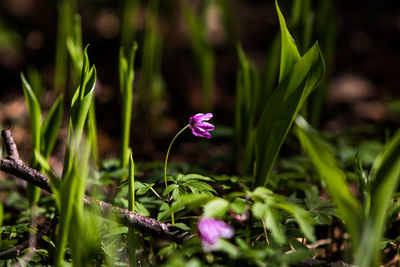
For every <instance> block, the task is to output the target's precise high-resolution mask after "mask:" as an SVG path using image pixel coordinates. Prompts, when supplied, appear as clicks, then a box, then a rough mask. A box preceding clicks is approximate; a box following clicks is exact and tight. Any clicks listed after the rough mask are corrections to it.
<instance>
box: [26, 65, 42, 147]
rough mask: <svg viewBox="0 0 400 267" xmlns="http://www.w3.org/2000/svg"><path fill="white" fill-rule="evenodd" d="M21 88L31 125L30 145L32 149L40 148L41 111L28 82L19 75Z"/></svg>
mask: <svg viewBox="0 0 400 267" xmlns="http://www.w3.org/2000/svg"><path fill="white" fill-rule="evenodd" d="M21 81H22V88H23V90H24V96H25V100H26V104H27V106H28V113H29V122H30V125H31V134H32V144H33V147H34V148H37V149H39V148H40V128H41V125H42V111H41V110H40V105H39V101H38V100H37V98H36V96H35V94H34V93H33V90H32V88H31V86H30V85H29V83H28V81H27V80H26V79H25V77H24V75H23V74H22V73H21Z"/></svg>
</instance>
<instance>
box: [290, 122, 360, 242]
mask: <svg viewBox="0 0 400 267" xmlns="http://www.w3.org/2000/svg"><path fill="white" fill-rule="evenodd" d="M296 126H297V127H296V134H297V136H298V138H299V139H300V142H301V144H302V146H303V148H304V149H305V150H306V152H307V154H308V156H309V157H310V159H311V161H312V163H313V164H314V166H315V168H316V169H317V172H318V173H319V175H320V176H321V178H322V180H323V182H324V184H325V187H326V188H327V190H328V192H329V195H330V196H331V197H332V199H333V201H334V203H335V204H336V205H337V207H338V209H339V212H340V214H341V217H342V218H343V219H344V221H345V224H346V227H347V229H348V230H349V232H350V234H351V236H352V241H353V245H354V246H355V247H356V246H357V244H358V242H359V240H360V236H361V232H362V225H363V223H364V213H363V209H362V207H361V204H360V203H359V202H358V201H357V199H356V198H355V197H354V196H353V195H352V194H351V192H350V190H349V187H348V185H347V183H346V180H345V174H344V172H343V171H342V170H341V169H340V168H339V164H338V162H337V161H336V159H335V158H334V157H333V155H332V151H331V149H330V147H329V146H328V145H327V144H326V143H325V142H324V140H323V139H322V137H321V136H320V135H319V134H318V133H317V132H316V131H315V130H314V129H313V128H312V127H311V126H310V125H309V124H308V123H307V122H306V121H305V120H304V119H303V118H302V117H300V116H299V117H298V118H297V119H296Z"/></svg>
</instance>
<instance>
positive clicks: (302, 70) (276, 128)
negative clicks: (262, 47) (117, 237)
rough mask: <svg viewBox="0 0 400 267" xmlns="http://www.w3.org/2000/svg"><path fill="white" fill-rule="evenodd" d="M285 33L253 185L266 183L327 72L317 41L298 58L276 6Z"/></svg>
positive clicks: (264, 117)
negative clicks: (276, 84)
mask: <svg viewBox="0 0 400 267" xmlns="http://www.w3.org/2000/svg"><path fill="white" fill-rule="evenodd" d="M277 11H278V14H279V17H280V24H281V32H282V42H281V43H282V47H281V67H280V75H279V80H280V82H279V85H278V88H276V89H275V91H274V92H273V93H272V95H271V97H270V98H269V99H268V102H267V104H266V106H265V108H264V110H263V112H262V115H261V118H260V121H259V123H258V126H257V133H256V140H255V145H256V146H255V147H256V149H255V152H256V171H255V176H254V185H266V184H267V183H268V178H269V176H270V173H271V169H272V167H273V164H274V163H275V160H276V157H277V155H278V152H279V150H280V148H281V146H282V144H283V141H284V140H285V137H286V135H287V134H288V132H289V129H290V126H291V125H292V123H293V121H294V118H295V116H296V115H297V114H298V112H299V111H300V108H301V106H302V105H303V103H304V101H305V99H306V98H307V97H308V95H309V94H310V93H311V92H312V90H313V89H314V88H315V87H316V86H317V84H318V83H319V82H320V80H321V79H322V77H323V75H324V62H323V59H322V55H321V52H320V50H319V47H318V44H314V45H313V46H312V47H311V48H310V49H309V50H308V52H307V53H306V54H305V55H304V56H302V57H301V58H299V53H298V51H297V48H296V46H295V44H294V42H293V39H291V36H290V33H289V32H288V31H287V29H286V26H285V22H284V19H283V17H282V14H281V13H280V11H279V8H278V6H277Z"/></svg>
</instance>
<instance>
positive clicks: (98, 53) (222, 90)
mask: <svg viewBox="0 0 400 267" xmlns="http://www.w3.org/2000/svg"><path fill="white" fill-rule="evenodd" d="M180 2H181V1H178V0H170V1H163V0H161V1H160V3H159V8H158V15H157V30H158V33H159V34H160V35H161V36H162V53H161V54H162V59H161V65H160V74H161V77H162V83H163V88H164V91H163V93H162V94H161V97H160V98H158V99H157V102H156V103H155V106H151V105H150V106H149V108H148V109H150V111H151V110H153V109H157V114H156V116H155V117H156V118H155V119H149V116H150V115H145V114H142V113H141V111H140V110H138V109H136V108H135V107H136V106H135V105H134V107H133V110H134V111H133V112H134V119H133V124H132V138H131V142H132V147H133V150H134V151H135V154H136V155H137V157H139V158H140V159H143V160H144V159H162V158H163V156H164V153H165V151H166V148H167V145H168V142H169V141H170V140H171V138H172V137H173V135H174V134H175V133H176V132H177V131H178V130H179V129H180V128H181V127H183V126H184V125H185V124H186V123H187V120H188V118H189V117H190V116H192V115H193V114H195V113H198V112H208V111H209V110H203V109H202V104H201V79H200V74H199V70H198V68H197V67H196V62H195V59H194V57H193V53H192V50H191V47H190V40H189V34H188V27H187V24H186V22H185V19H184V16H183V14H182V9H181V3H180ZM205 2H206V1H188V3H189V4H190V5H191V7H192V8H193V9H194V10H195V11H196V12H198V13H200V12H208V13H207V14H206V15H205V18H206V19H207V22H206V25H207V34H208V35H207V36H208V41H209V43H210V45H211V46H212V48H213V51H214V55H215V67H214V77H215V79H214V95H213V107H214V108H213V110H212V111H213V113H214V114H215V117H214V119H213V122H214V123H215V124H216V125H217V126H221V129H226V132H225V133H224V132H223V131H221V132H220V133H219V134H218V133H217V136H219V135H220V136H222V137H221V139H218V138H217V139H215V140H213V141H212V142H214V143H215V144H219V145H220V146H219V148H218V149H219V150H226V149H229V148H226V147H224V144H229V141H228V142H227V141H226V140H227V139H224V138H223V137H224V136H229V128H230V127H232V125H233V120H234V118H233V113H234V112H233V110H234V101H235V86H236V85H235V84H236V77H237V71H238V68H239V65H238V59H237V51H236V44H237V43H238V42H240V43H241V44H242V47H243V50H244V51H245V53H246V55H247V56H248V57H249V58H250V59H251V61H252V62H254V64H255V65H256V66H257V67H258V68H259V69H260V70H261V69H262V68H263V64H264V61H265V58H266V53H267V50H268V48H269V46H270V44H271V42H272V40H273V39H274V37H275V36H276V34H277V33H278V30H279V24H278V19H277V14H276V11H275V3H274V1H255V0H250V1H249V0H246V1H244V0H231V1H227V2H228V3H229V7H230V9H229V12H230V15H229V21H230V24H229V25H230V28H227V27H225V26H224V25H223V23H222V22H221V17H220V13H219V11H218V8H216V9H211V8H209V10H208V11H204V10H202V7H203V6H204V5H205ZM316 2H318V1H311V3H316ZM279 4H280V6H281V9H282V12H283V14H284V15H285V17H286V20H287V21H289V20H290V19H289V18H290V14H291V5H292V1H279ZM332 4H333V10H334V16H332V20H334V24H335V28H336V34H335V38H334V51H333V56H332V58H331V60H330V62H328V64H330V66H331V69H330V76H329V80H328V82H327V88H328V91H327V97H326V105H324V106H323V109H322V111H321V123H320V128H321V129H323V130H327V131H330V132H333V133H335V132H337V131H340V129H343V128H346V127H348V126H351V125H354V124H357V123H359V122H373V123H377V124H383V125H387V124H390V125H394V127H396V125H397V123H398V122H399V119H398V117H397V115H398V112H397V110H399V106H400V105H399V104H398V103H400V102H398V101H396V99H397V98H398V97H399V96H400V92H399V90H398V84H399V81H400V68H399V67H398V62H399V60H400V50H399V47H400V2H399V1H395V0H393V1H385V2H382V3H379V4H378V3H377V2H376V1H332ZM58 5H59V2H58V1H54V0H53V1H45V0H0V80H1V85H0V86H1V87H0V124H1V126H2V127H11V128H12V129H14V137H15V139H16V141H17V144H18V143H20V144H21V143H23V144H29V138H30V137H29V131H27V130H26V127H27V126H28V125H29V123H28V120H27V111H26V104H25V102H24V98H23V92H22V88H21V82H20V76H19V73H20V72H21V71H22V72H24V73H25V72H27V71H28V70H29V69H30V68H35V69H36V70H37V71H38V72H39V73H40V75H41V77H42V79H43V84H44V87H45V89H46V92H47V93H46V94H45V95H44V98H43V101H42V102H43V103H42V104H43V106H44V110H46V107H47V108H48V107H49V106H50V105H51V103H52V101H53V100H54V98H55V95H56V93H55V90H54V83H53V77H54V64H55V52H56V40H57V19H58V8H57V7H58ZM147 6H148V1H140V4H139V7H138V12H137V18H136V20H135V22H134V23H135V29H136V33H135V37H134V39H135V40H137V41H138V44H139V50H138V55H137V58H136V62H135V70H136V72H135V88H136V87H137V85H138V80H140V76H141V67H142V65H143V62H142V57H141V55H142V54H143V49H142V48H143V40H144V38H145V30H146V18H147V16H148V12H147V10H148V9H147ZM77 11H78V13H79V14H80V15H81V19H82V36H83V44H84V45H86V44H90V46H89V48H88V54H89V59H90V61H91V62H92V63H94V64H95V65H96V68H97V71H98V78H97V81H98V82H97V85H96V114H97V119H98V128H99V133H98V134H99V145H100V153H101V155H102V157H111V156H115V155H117V153H118V151H119V136H120V119H119V118H120V106H119V103H120V95H119V81H118V53H119V48H120V44H121V27H122V26H121V25H122V16H123V15H122V14H123V11H124V1H111V0H86V1H77ZM288 26H289V29H290V23H289V25H288ZM294 37H295V39H296V36H294ZM314 41H315V40H314V39H312V40H311V42H312V43H313V42H314ZM66 88H67V93H66V95H67V97H66V103H65V106H66V107H68V105H69V102H70V95H71V91H72V90H75V87H74V86H73V84H72V83H71V82H69V83H67V86H66ZM134 90H135V89H134ZM148 111H149V110H147V112H148ZM142 115H143V116H142ZM64 117H65V118H66V116H65V115H64ZM149 124H150V125H149ZM65 125H67V124H66V123H65ZM223 126H224V127H223ZM225 127H227V128H225ZM62 134H63V133H61V135H62ZM64 134H65V130H64ZM186 138H187V139H188V140H189V141H190V140H192V141H193V139H189V137H188V136H186ZM221 140H222V141H221ZM224 140H225V141H224ZM27 147H28V148H27V149H29V145H27ZM193 149H195V148H193V147H191V145H190V142H189V144H186V146H185V147H181V150H182V151H183V152H184V153H186V155H188V154H189V155H191V154H192V153H193V151H192V150H193ZM185 151H186V152H185ZM214 152H215V151H211V152H209V153H214ZM177 154H178V153H177ZM27 155H28V154H27ZM205 156H206V155H205ZM26 157H27V156H26Z"/></svg>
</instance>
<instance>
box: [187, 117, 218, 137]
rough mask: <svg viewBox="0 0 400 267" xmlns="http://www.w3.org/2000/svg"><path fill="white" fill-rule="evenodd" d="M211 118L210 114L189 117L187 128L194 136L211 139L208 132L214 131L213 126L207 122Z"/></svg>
mask: <svg viewBox="0 0 400 267" xmlns="http://www.w3.org/2000/svg"><path fill="white" fill-rule="evenodd" d="M212 117H213V114H212V113H206V114H203V113H197V114H196V115H194V116H192V117H190V119H189V128H190V130H191V131H192V133H193V134H194V135H195V136H200V137H206V138H211V134H210V133H209V131H212V130H214V125H212V124H211V123H208V122H204V121H207V120H209V119H211V118H212Z"/></svg>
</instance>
